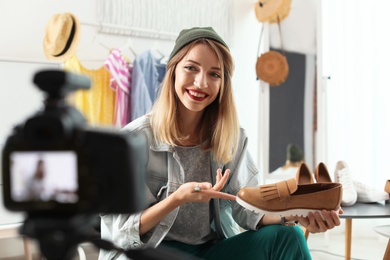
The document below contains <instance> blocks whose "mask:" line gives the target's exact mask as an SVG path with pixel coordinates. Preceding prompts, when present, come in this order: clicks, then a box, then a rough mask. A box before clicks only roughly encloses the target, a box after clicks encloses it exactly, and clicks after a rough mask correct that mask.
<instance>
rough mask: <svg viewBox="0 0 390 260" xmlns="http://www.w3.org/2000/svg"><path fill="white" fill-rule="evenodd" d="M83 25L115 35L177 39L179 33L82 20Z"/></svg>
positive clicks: (99, 31)
mask: <svg viewBox="0 0 390 260" xmlns="http://www.w3.org/2000/svg"><path fill="white" fill-rule="evenodd" d="M80 24H81V25H86V26H92V27H97V28H99V29H98V33H105V34H115V35H128V36H134V37H142V38H153V39H162V40H175V39H176V37H177V36H178V35H179V34H178V33H173V32H168V31H161V30H152V29H146V28H137V27H128V26H120V25H113V24H107V23H92V22H80Z"/></svg>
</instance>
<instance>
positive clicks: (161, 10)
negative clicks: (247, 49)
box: [97, 0, 233, 42]
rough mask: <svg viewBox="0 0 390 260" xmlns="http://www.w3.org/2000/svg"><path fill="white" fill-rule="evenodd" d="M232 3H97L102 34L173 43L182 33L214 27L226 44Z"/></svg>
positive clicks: (216, 0)
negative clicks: (170, 40) (171, 41)
mask: <svg viewBox="0 0 390 260" xmlns="http://www.w3.org/2000/svg"><path fill="white" fill-rule="evenodd" d="M231 1H232V0H212V1H211V0H196V1H194V0H164V1H161V0H98V5H97V12H98V20H99V22H100V23H101V24H102V25H103V26H102V31H104V32H108V33H118V34H121V33H126V34H129V35H132V36H140V37H151V38H167V37H168V39H169V38H170V39H172V40H174V39H175V38H176V37H177V35H178V34H179V32H180V31H181V30H182V29H186V28H191V27H194V26H199V27H205V26H211V27H213V28H214V29H215V30H216V31H217V32H218V33H219V34H220V35H221V37H222V38H223V39H225V41H227V42H229V41H230V37H231V33H232V28H233V26H232V25H233V21H232V14H231Z"/></svg>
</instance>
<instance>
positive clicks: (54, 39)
mask: <svg viewBox="0 0 390 260" xmlns="http://www.w3.org/2000/svg"><path fill="white" fill-rule="evenodd" d="M79 41H80V23H79V21H78V19H77V17H76V16H75V15H73V14H71V13H62V14H55V15H53V16H52V17H51V18H50V20H49V22H48V23H47V25H46V28H45V37H44V39H43V50H44V52H45V55H46V58H48V59H49V60H62V61H65V60H67V59H68V58H70V57H71V56H72V55H73V54H75V52H76V48H77V46H78V44H79Z"/></svg>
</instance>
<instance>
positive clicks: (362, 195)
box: [353, 181, 389, 203]
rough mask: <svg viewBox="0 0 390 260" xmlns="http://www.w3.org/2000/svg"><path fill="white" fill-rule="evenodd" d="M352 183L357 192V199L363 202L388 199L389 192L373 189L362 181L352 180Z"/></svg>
mask: <svg viewBox="0 0 390 260" xmlns="http://www.w3.org/2000/svg"><path fill="white" fill-rule="evenodd" d="M353 185H354V187H355V189H356V192H357V201H358V202H363V203H374V202H379V201H386V200H389V193H387V192H386V191H380V190H377V189H374V188H372V187H370V186H368V185H366V184H364V183H361V182H358V181H354V182H353Z"/></svg>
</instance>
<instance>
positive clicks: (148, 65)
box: [130, 50, 166, 121]
mask: <svg viewBox="0 0 390 260" xmlns="http://www.w3.org/2000/svg"><path fill="white" fill-rule="evenodd" d="M165 73H166V64H164V63H162V58H160V59H158V58H156V57H155V56H154V55H153V53H152V51H150V50H148V51H145V52H144V53H142V54H140V55H138V56H137V57H136V58H135V60H134V62H133V70H132V74H131V119H130V120H131V121H133V120H134V119H136V118H138V117H140V116H143V115H145V114H147V113H148V112H150V110H151V108H152V105H153V103H154V101H155V99H156V97H157V95H158V91H159V88H160V86H161V83H162V81H163V79H164V76H165Z"/></svg>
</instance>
